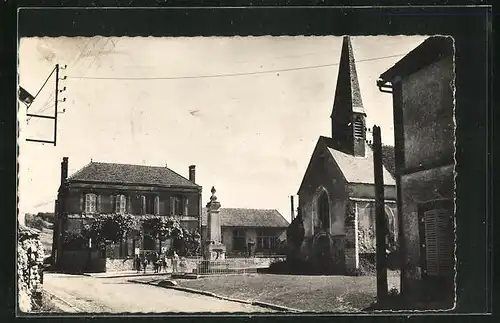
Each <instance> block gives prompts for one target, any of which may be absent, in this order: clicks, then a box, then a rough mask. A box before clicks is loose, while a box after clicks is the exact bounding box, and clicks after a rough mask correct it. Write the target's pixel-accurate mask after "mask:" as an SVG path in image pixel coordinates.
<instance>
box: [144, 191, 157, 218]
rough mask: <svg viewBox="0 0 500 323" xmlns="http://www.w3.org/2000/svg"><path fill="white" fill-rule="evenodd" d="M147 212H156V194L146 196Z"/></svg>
mask: <svg viewBox="0 0 500 323" xmlns="http://www.w3.org/2000/svg"><path fill="white" fill-rule="evenodd" d="M145 211H146V214H155V196H154V195H148V196H146V210H145Z"/></svg>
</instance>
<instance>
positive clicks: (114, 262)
mask: <svg viewBox="0 0 500 323" xmlns="http://www.w3.org/2000/svg"><path fill="white" fill-rule="evenodd" d="M130 270H134V259H131V258H129V259H110V258H108V259H106V272H108V273H111V272H119V271H130Z"/></svg>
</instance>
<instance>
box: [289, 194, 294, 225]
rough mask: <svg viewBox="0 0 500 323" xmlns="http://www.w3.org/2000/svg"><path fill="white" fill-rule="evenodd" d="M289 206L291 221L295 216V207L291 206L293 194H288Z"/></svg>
mask: <svg viewBox="0 0 500 323" xmlns="http://www.w3.org/2000/svg"><path fill="white" fill-rule="evenodd" d="M290 206H291V211H292V213H291V216H292V217H291V221H293V219H294V218H295V209H294V207H293V195H290Z"/></svg>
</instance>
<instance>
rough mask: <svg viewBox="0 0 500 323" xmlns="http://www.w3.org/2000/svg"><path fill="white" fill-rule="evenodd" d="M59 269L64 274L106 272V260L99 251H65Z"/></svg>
mask: <svg viewBox="0 0 500 323" xmlns="http://www.w3.org/2000/svg"><path fill="white" fill-rule="evenodd" d="M58 266H59V269H61V270H62V271H63V272H69V273H81V272H104V271H106V260H105V259H104V258H101V255H100V252H99V251H98V250H92V251H91V252H89V251H88V250H87V249H85V250H64V252H63V253H62V255H61V257H60V260H59V264H58Z"/></svg>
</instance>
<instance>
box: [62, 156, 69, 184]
mask: <svg viewBox="0 0 500 323" xmlns="http://www.w3.org/2000/svg"><path fill="white" fill-rule="evenodd" d="M67 179H68V157H63V159H62V162H61V185H62V184H64V182H65V181H66V180H67Z"/></svg>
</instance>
